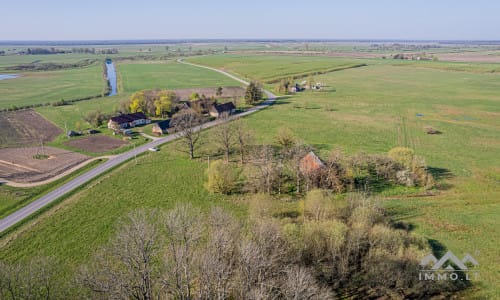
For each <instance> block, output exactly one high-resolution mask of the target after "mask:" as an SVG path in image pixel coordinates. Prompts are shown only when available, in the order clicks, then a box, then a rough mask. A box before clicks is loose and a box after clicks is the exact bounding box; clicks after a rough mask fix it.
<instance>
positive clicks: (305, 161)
mask: <svg viewBox="0 0 500 300" xmlns="http://www.w3.org/2000/svg"><path fill="white" fill-rule="evenodd" d="M324 166H325V164H324V163H323V161H321V159H320V158H319V157H318V156H317V155H316V153H314V152H312V151H311V152H309V153H308V154H307V155H306V156H304V157H303V158H302V159H301V160H300V170H301V172H302V173H305V174H308V173H311V172H314V171H316V170H318V169H321V168H323V167H324Z"/></svg>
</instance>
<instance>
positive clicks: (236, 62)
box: [188, 54, 364, 82]
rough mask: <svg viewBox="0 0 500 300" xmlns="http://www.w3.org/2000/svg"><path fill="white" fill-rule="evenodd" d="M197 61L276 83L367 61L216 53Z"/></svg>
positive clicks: (196, 58)
mask: <svg viewBox="0 0 500 300" xmlns="http://www.w3.org/2000/svg"><path fill="white" fill-rule="evenodd" d="M188 60H189V61H190V62H193V63H200V64H203V65H207V66H211V67H216V68H222V69H224V70H225V71H229V72H231V73H234V74H236V75H238V76H241V77H244V78H247V79H258V80H260V81H262V82H272V81H275V80H279V79H281V78H287V77H291V76H303V75H305V74H308V73H310V72H327V71H330V70H334V69H338V68H345V67H353V66H355V65H359V64H363V63H364V61H362V60H357V59H348V58H336V59H332V58H328V57H314V56H313V57H311V56H298V55H297V56H285V55H236V54H228V55H216V56H202V57H195V58H190V59H188Z"/></svg>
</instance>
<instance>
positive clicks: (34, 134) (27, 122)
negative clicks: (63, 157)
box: [0, 110, 63, 148]
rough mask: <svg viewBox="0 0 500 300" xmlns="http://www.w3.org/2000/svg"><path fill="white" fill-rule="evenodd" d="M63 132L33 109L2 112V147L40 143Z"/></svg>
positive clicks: (0, 126) (48, 140) (0, 142)
mask: <svg viewBox="0 0 500 300" xmlns="http://www.w3.org/2000/svg"><path fill="white" fill-rule="evenodd" d="M62 132H63V131H62V130H61V129H60V128H58V127H57V126H55V125H54V124H53V123H51V122H49V121H47V120H46V119H44V118H43V117H42V116H40V115H39V114H38V113H36V112H35V111H33V110H23V111H18V112H4V113H0V148H4V147H20V146H29V145H34V144H37V145H40V143H41V142H44V143H47V142H50V141H52V140H54V139H55V138H56V137H57V136H58V135H60V134H61V133H62Z"/></svg>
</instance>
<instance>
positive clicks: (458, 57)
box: [436, 51, 500, 63]
mask: <svg viewBox="0 0 500 300" xmlns="http://www.w3.org/2000/svg"><path fill="white" fill-rule="evenodd" d="M436 56H437V57H438V59H439V60H442V61H455V62H484V63H500V51H481V52H460V53H442V54H441V53H439V54H436Z"/></svg>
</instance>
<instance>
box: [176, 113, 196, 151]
mask: <svg viewBox="0 0 500 300" xmlns="http://www.w3.org/2000/svg"><path fill="white" fill-rule="evenodd" d="M173 122H174V130H175V132H178V133H179V134H180V135H181V137H182V138H181V142H182V144H183V145H184V146H186V147H187V151H185V150H181V151H184V152H187V153H188V154H189V158H191V159H193V158H194V150H195V149H196V147H197V144H198V142H199V140H200V134H201V124H202V122H203V120H202V118H201V117H200V116H199V115H198V114H196V113H195V112H194V111H192V110H183V111H181V112H179V113H177V114H176V115H175V116H174V118H173ZM198 125H199V126H200V127H199V128H196V126H198Z"/></svg>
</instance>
